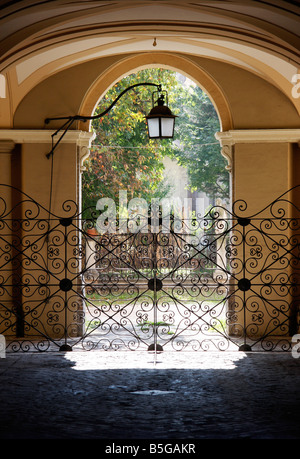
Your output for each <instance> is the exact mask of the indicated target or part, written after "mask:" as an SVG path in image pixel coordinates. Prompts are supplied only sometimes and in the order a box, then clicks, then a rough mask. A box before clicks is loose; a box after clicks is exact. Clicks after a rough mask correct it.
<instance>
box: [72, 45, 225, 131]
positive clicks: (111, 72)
mask: <svg viewBox="0 0 300 459" xmlns="http://www.w3.org/2000/svg"><path fill="white" fill-rule="evenodd" d="M149 67H165V68H168V69H170V70H176V71H178V72H180V73H182V74H183V75H186V76H188V77H189V78H190V79H192V80H193V81H194V82H195V83H196V84H197V85H198V86H199V87H200V88H201V89H203V90H204V91H205V92H206V93H207V95H208V96H209V97H210V99H211V101H212V103H213V105H214V106H215V109H216V111H217V113H218V116H219V120H220V126H221V130H222V131H228V130H230V129H232V128H233V123H232V116H231V111H230V106H229V103H228V101H227V99H226V96H225V95H224V92H223V91H222V90H221V88H220V86H219V85H218V84H217V83H216V81H215V80H214V79H213V78H212V77H210V75H209V74H208V73H207V72H205V71H204V70H203V69H202V68H201V67H199V66H197V65H196V64H195V63H193V62H192V61H191V60H189V59H188V58H187V57H181V56H178V55H175V54H168V53H151V54H142V55H135V56H131V57H127V58H125V59H122V60H121V61H119V62H117V63H116V64H114V65H112V66H111V67H110V68H109V69H107V70H106V71H105V72H103V73H102V74H101V75H100V76H99V78H97V79H96V80H95V82H94V83H93V84H92V85H91V86H90V88H89V89H88V91H87V93H86V95H85V97H84V99H83V101H82V104H81V107H80V112H79V115H86V116H90V115H91V114H92V113H93V111H94V109H95V107H96V105H97V103H98V101H99V99H101V97H103V95H104V94H105V93H106V92H107V90H108V89H109V88H110V87H111V86H113V84H114V83H116V82H117V81H119V80H121V79H122V78H123V77H124V76H126V75H128V74H129V73H133V72H134V71H137V70H141V69H142V68H149ZM79 129H82V130H87V125H86V124H84V123H79Z"/></svg>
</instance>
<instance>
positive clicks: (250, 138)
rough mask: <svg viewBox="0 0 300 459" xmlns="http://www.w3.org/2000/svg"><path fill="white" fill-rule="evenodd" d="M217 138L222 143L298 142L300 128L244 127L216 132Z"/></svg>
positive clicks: (299, 140)
mask: <svg viewBox="0 0 300 459" xmlns="http://www.w3.org/2000/svg"><path fill="white" fill-rule="evenodd" d="M215 137H216V139H217V140H219V142H220V144H221V146H222V145H234V144H236V143H264V142H272V143H299V142H300V129H244V130H236V131H234V130H233V131H225V132H217V133H216V134H215Z"/></svg>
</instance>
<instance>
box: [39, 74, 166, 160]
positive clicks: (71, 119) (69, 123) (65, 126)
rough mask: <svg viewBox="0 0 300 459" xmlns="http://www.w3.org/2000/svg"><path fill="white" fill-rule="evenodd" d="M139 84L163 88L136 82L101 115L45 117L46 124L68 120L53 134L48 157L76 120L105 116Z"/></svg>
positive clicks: (157, 85) (154, 84)
mask: <svg viewBox="0 0 300 459" xmlns="http://www.w3.org/2000/svg"><path fill="white" fill-rule="evenodd" d="M138 86H155V87H156V88H157V92H159V93H161V92H162V89H161V85H160V84H156V83H147V82H146V83H136V84H133V85H131V86H129V87H128V88H126V89H124V91H122V92H121V93H120V94H119V95H118V97H117V98H116V99H115V100H114V101H113V102H112V103H111V105H110V106H109V107H108V108H107V109H106V110H104V111H103V112H102V113H100V114H99V115H95V116H83V115H75V116H67V117H57V118H46V119H45V124H49V123H50V122H51V121H57V120H65V121H66V122H65V123H64V124H63V125H62V126H61V127H60V128H59V129H57V131H55V132H54V133H53V134H52V136H51V137H52V148H51V151H50V152H49V153H47V155H46V157H47V158H48V159H49V158H50V156H51V155H53V153H54V150H55V149H56V148H57V146H58V145H59V143H60V142H61V140H62V139H63V137H64V135H65V134H66V132H67V131H68V130H69V129H70V128H71V126H72V124H73V123H74V122H75V121H83V122H85V121H90V120H96V119H99V118H102V117H103V116H105V115H106V114H107V113H108V112H109V111H110V110H111V109H112V108H113V107H114V106H115V105H116V103H117V102H118V100H119V99H120V98H121V97H122V96H123V95H124V94H125V93H126V92H128V91H130V90H131V89H133V88H136V87H138ZM61 131H63V133H62V134H61V136H60V137H59V139H58V140H57V141H56V142H55V143H54V137H55V136H56V135H57V134H58V133H59V132H61Z"/></svg>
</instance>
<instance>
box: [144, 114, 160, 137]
mask: <svg viewBox="0 0 300 459" xmlns="http://www.w3.org/2000/svg"><path fill="white" fill-rule="evenodd" d="M147 123H148V132H149V137H150V138H156V137H159V134H160V133H159V118H148V119H147Z"/></svg>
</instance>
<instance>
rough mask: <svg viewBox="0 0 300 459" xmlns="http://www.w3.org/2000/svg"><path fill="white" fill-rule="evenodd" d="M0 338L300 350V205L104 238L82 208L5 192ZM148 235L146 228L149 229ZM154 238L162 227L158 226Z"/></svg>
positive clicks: (63, 344)
mask: <svg viewBox="0 0 300 459" xmlns="http://www.w3.org/2000/svg"><path fill="white" fill-rule="evenodd" d="M1 190H2V193H1V198H0V333H1V334H3V335H4V336H5V338H6V342H7V350H11V351H14V352H17V351H29V350H36V351H46V350H58V349H59V350H71V349H86V350H92V349H104V350H109V349H112V350H119V349H123V350H136V349H140V350H156V351H163V350H164V349H169V350H176V351H181V350H193V351H197V350H198V351H207V350H226V349H229V350H244V351H250V350H254V351H255V350H268V351H271V350H280V351H287V350H290V349H291V337H292V336H293V335H294V334H295V333H297V332H298V322H299V319H298V315H299V238H300V234H299V222H300V220H299V209H298V208H297V207H296V206H295V205H294V204H293V203H292V202H291V200H289V199H288V197H289V196H290V195H291V190H290V191H289V192H287V193H285V194H284V195H282V196H280V197H279V198H278V199H276V200H275V201H273V202H272V203H270V205H268V206H266V207H265V208H264V209H262V210H260V211H259V212H257V213H255V214H252V215H248V214H247V204H246V203H245V202H244V201H237V202H235V203H234V204H233V206H232V208H231V209H230V210H229V209H226V208H225V207H220V206H217V207H212V208H211V209H209V210H208V211H207V213H206V214H205V215H203V216H199V215H198V216H195V217H194V218H193V219H191V220H178V219H176V218H171V225H170V228H168V229H166V228H165V227H164V219H163V218H162V216H161V215H160V216H159V218H158V220H157V221H158V226H157V227H156V229H155V231H151V222H152V220H151V219H150V217H151V216H149V221H146V226H147V228H145V226H143V227H142V228H141V227H139V228H140V230H139V231H136V232H129V231H127V232H126V233H124V232H122V231H121V228H117V229H116V231H115V233H113V234H110V233H106V234H102V235H100V234H98V233H96V232H95V231H93V229H94V228H95V224H96V220H97V216H98V215H99V214H96V213H95V214H94V215H92V217H91V218H89V219H88V220H85V219H83V218H82V215H83V214H82V213H81V212H80V211H79V209H78V206H77V205H76V203H75V202H72V201H67V202H65V203H63V205H62V208H61V214H60V215H55V214H53V213H52V212H49V210H47V209H46V208H45V207H44V206H42V205H40V204H39V203H38V202H36V201H35V200H33V199H32V198H30V197H29V196H27V195H25V194H24V193H22V192H21V191H19V190H16V189H14V188H12V187H9V186H6V185H1ZM135 222H136V220H135ZM146 229H147V231H146ZM152 230H153V228H152Z"/></svg>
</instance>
